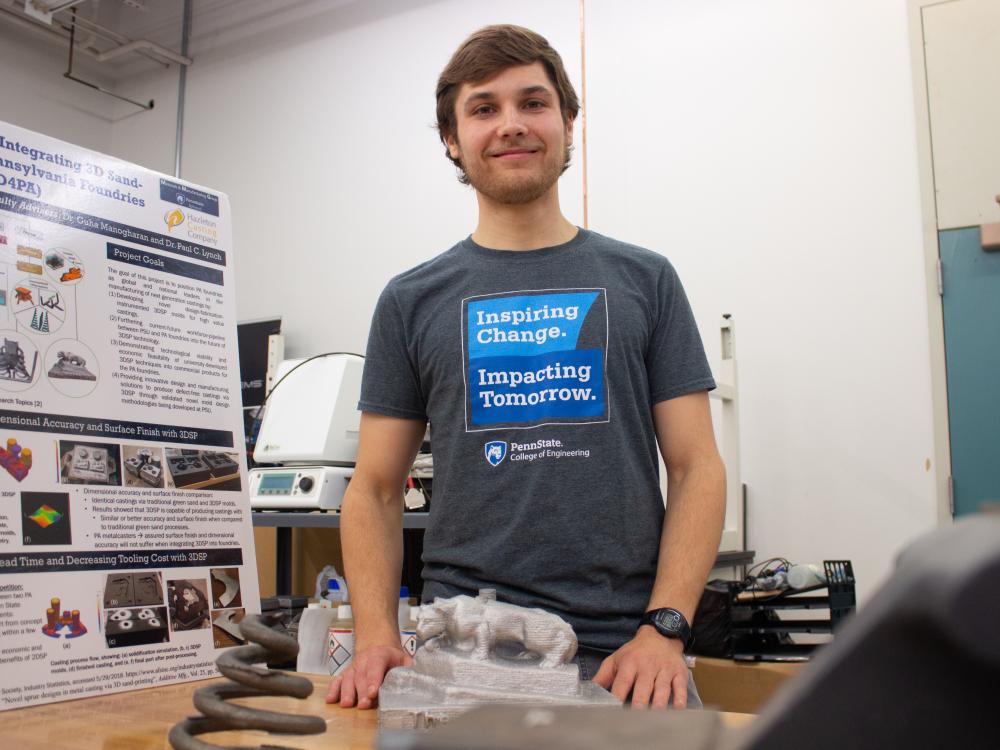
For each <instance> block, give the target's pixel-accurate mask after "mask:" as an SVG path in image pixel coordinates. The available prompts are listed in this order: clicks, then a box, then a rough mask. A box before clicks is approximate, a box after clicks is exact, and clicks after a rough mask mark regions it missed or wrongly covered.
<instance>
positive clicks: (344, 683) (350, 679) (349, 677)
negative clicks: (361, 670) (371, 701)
mask: <svg viewBox="0 0 1000 750" xmlns="http://www.w3.org/2000/svg"><path fill="white" fill-rule="evenodd" d="M356 695H357V693H356V692H355V689H354V670H352V669H350V668H348V670H347V671H346V672H344V674H343V679H342V680H341V682H340V705H341V706H343V707H344V708H350V707H351V706H353V705H354V700H355V697H356Z"/></svg>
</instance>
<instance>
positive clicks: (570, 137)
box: [566, 117, 576, 146]
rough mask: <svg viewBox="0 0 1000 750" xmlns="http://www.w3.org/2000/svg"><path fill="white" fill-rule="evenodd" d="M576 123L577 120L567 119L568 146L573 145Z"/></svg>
mask: <svg viewBox="0 0 1000 750" xmlns="http://www.w3.org/2000/svg"><path fill="white" fill-rule="evenodd" d="M575 122H576V118H574V117H567V118H566V145H567V146H572V145H573V124H574V123H575Z"/></svg>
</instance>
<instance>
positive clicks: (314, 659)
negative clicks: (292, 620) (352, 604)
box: [295, 604, 337, 674]
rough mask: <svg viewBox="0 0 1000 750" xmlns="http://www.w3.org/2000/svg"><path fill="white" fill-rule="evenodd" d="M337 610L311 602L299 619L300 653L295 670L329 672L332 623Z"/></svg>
mask: <svg viewBox="0 0 1000 750" xmlns="http://www.w3.org/2000/svg"><path fill="white" fill-rule="evenodd" d="M336 618H337V610H335V609H330V608H329V607H322V606H320V605H319V604H310V605H309V608H308V609H306V610H305V611H304V612H303V613H302V618H301V619H300V620H299V653H298V656H297V657H296V660H295V670H296V671H297V672H306V673H308V674H327V661H328V659H327V651H328V649H329V645H328V642H327V641H328V639H329V632H330V625H331V624H332V623H333V621H334V620H335V619H336Z"/></svg>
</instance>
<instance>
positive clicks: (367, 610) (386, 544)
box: [326, 412, 426, 708]
mask: <svg viewBox="0 0 1000 750" xmlns="http://www.w3.org/2000/svg"><path fill="white" fill-rule="evenodd" d="M425 427H426V423H425V422H424V421H423V420H417V419H397V418H395V417H386V416H382V415H379V414H372V413H367V412H366V413H363V414H362V415H361V433H360V436H359V439H358V461H357V467H356V469H355V471H354V476H353V477H352V478H351V482H350V484H349V485H348V486H347V492H346V493H344V502H343V504H342V507H341V521H340V533H341V543H342V545H343V550H344V575H345V576H346V578H347V582H348V586H349V593H350V596H351V608H352V611H353V614H354V623H355V631H356V636H355V641H354V646H355V651H354V658H353V660H352V661H351V664H350V665H349V666H348V668H347V669H346V670H344V672H343V674H341V675H338V676H337V677H335V678H334V679H333V681H332V682H331V683H330V689H329V691H328V692H327V696H326V701H327V703H337V702H338V701H339V702H340V705H342V706H345V707H350V706H353V705H354V704H355V702H356V703H357V706H358V708H372V706H374V705H375V698H376V696H377V695H378V689H379V687H380V686H381V685H382V680H383V678H384V677H385V673H386V672H388V671H389V670H390V669H392V668H393V667H398V666H401V665H405V664H408V663H409V661H410V657H409V655H408V654H407V653H406V652H405V651H404V650H403V648H402V646H401V645H400V642H399V622H398V619H397V612H398V607H399V575H400V570H401V568H402V565H403V542H402V540H403V485H404V484H405V483H406V477H407V475H408V474H409V472H410V467H411V466H412V465H413V459H414V457H415V456H416V454H417V450H418V449H419V448H420V441H421V440H422V439H423V436H424V428H425Z"/></svg>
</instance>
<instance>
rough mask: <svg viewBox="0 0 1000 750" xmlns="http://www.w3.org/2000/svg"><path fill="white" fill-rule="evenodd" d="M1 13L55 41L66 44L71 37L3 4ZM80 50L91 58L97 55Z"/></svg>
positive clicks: (15, 23)
mask: <svg viewBox="0 0 1000 750" xmlns="http://www.w3.org/2000/svg"><path fill="white" fill-rule="evenodd" d="M0 15H2V16H3V17H6V18H7V20H8V21H10V22H11V23H13V24H14V25H16V26H20V27H21V28H24V29H28V30H29V31H34V32H36V33H38V34H42V35H44V36H46V37H48V38H49V39H51V40H52V41H54V42H59V44H66V41H67V40H68V39H69V35H68V34H63V33H61V32H58V31H56V30H55V29H53V28H50V27H48V26H43V25H42V24H40V23H36V22H34V21H29V20H28V19H27V18H25V17H24V16H21V15H18V14H17V13H15V12H14V11H12V10H8V9H7V8H5V7H4V6H2V5H0ZM79 51H80V52H83V53H84V54H85V55H87V56H88V57H91V58H95V57H97V56H96V55H95V54H94V53H93V52H91V51H90V50H89V49H87V48H80V50H79Z"/></svg>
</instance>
